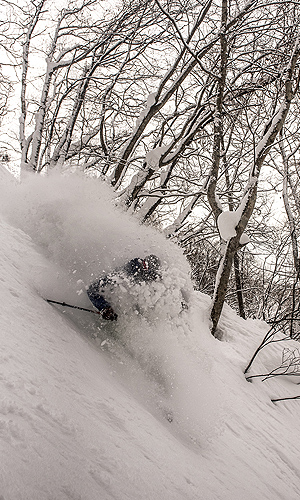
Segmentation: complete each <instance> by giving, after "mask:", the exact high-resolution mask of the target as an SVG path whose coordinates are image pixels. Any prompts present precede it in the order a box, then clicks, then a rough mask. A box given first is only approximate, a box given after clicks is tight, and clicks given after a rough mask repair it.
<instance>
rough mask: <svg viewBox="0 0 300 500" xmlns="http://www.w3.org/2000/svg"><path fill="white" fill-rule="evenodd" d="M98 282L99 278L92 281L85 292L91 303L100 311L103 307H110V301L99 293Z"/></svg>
mask: <svg viewBox="0 0 300 500" xmlns="http://www.w3.org/2000/svg"><path fill="white" fill-rule="evenodd" d="M99 284H100V280H99V281H96V282H95V283H92V284H91V285H90V286H89V287H88V289H87V294H88V298H89V299H90V301H91V302H92V304H93V305H94V306H95V307H96V308H97V309H99V311H102V310H103V309H106V308H107V307H111V305H110V303H109V302H108V301H107V300H106V299H105V298H104V297H103V295H101V294H100V293H99Z"/></svg>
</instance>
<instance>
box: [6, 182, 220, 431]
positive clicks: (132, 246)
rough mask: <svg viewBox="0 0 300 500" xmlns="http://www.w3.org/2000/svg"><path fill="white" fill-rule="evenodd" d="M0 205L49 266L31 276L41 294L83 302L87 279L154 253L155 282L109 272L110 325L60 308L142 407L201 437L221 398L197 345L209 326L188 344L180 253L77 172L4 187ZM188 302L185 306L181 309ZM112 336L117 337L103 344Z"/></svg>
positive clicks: (188, 286) (185, 269)
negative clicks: (98, 347)
mask: <svg viewBox="0 0 300 500" xmlns="http://www.w3.org/2000/svg"><path fill="white" fill-rule="evenodd" d="M2 208H3V210H4V212H5V214H6V217H7V218H8V219H9V220H10V221H11V222H13V224H14V225H15V226H18V227H19V228H21V229H22V230H23V231H24V232H25V233H27V234H28V235H30V237H31V238H32V240H33V243H35V244H36V245H37V247H38V248H39V249H40V250H41V251H42V253H43V254H44V256H45V257H46V258H47V260H48V262H49V266H47V268H46V269H45V268H43V269H40V268H38V267H37V269H36V270H34V271H33V273H32V276H31V280H32V283H33V285H34V287H35V288H36V289H37V290H38V292H39V294H40V295H42V296H44V297H45V296H47V297H49V298H51V299H54V300H60V301H65V302H69V303H73V304H74V303H75V304H77V305H79V306H83V307H91V304H90V302H89V300H88V298H87V295H86V293H85V288H86V286H87V285H88V284H90V283H91V282H92V281H94V280H95V279H97V278H98V277H99V276H101V275H105V274H108V273H110V272H113V270H114V269H115V268H120V267H122V266H123V265H124V264H125V263H126V262H127V261H128V260H130V259H132V258H134V257H143V256H146V255H149V254H151V253H154V254H156V255H158V257H159V258H160V259H161V262H162V279H161V280H158V281H156V282H153V283H143V284H135V285H133V284H132V283H131V282H129V281H128V278H127V279H126V278H124V277H123V278H122V277H120V278H118V279H119V282H118V287H117V290H116V291H114V293H113V294H112V296H111V297H108V298H109V300H111V303H112V304H113V306H114V308H115V310H116V312H117V313H118V321H117V323H116V324H114V325H111V324H103V323H101V322H100V323H101V324H100V326H99V320H98V319H97V316H95V317H94V316H93V315H89V314H86V313H80V312H78V314H77V313H76V312H74V313H73V312H72V311H69V310H68V311H67V315H68V316H69V315H70V314H73V316H72V318H73V319H74V321H75V322H76V323H77V324H78V325H80V329H81V331H84V332H85V334H87V335H88V336H89V335H91V334H93V336H98V342H99V343H100V344H101V343H102V342H104V344H103V345H106V346H110V347H109V349H112V351H113V352H114V354H115V355H116V356H117V357H118V359H122V360H123V361H122V363H123V364H126V365H127V367H130V369H129V368H128V369H129V371H130V377H129V378H131V379H132V388H133V390H134V388H136V387H142V390H141V392H142V393H143V395H142V397H143V398H146V400H145V401H144V402H145V404H148V403H149V404H150V407H151V408H152V409H154V410H153V411H158V412H159V414H160V415H161V414H165V415H167V414H169V411H170V414H171V415H172V417H171V418H173V412H174V415H175V416H174V426H173V428H174V429H175V428H176V425H177V429H178V430H180V433H182V431H183V432H184V435H185V436H187V439H188V440H190V436H191V435H194V436H198V437H197V439H200V440H201V436H202V437H203V440H204V439H205V440H206V439H207V437H208V436H209V435H210V434H211V433H212V432H213V430H214V428H215V427H217V424H216V419H217V418H218V417H217V415H218V411H217V408H218V407H220V399H219V400H217V399H215V398H208V396H209V394H208V392H209V389H207V387H210V385H211V383H212V382H211V366H212V362H211V361H209V362H208V360H209V356H208V355H207V351H206V350H205V349H203V335H204V336H206V337H210V334H209V331H208V328H207V331H205V332H199V336H198V334H197V335H196V337H197V338H194V339H193V341H192V342H191V340H190V337H191V336H193V335H194V334H193V333H192V332H193V331H194V330H193V326H192V324H191V320H190V319H189V318H191V317H192V314H191V311H192V310H193V307H195V306H193V300H194V299H193V289H192V283H191V281H190V278H189V274H190V270H189V266H188V264H187V261H186V259H185V257H184V256H183V254H182V251H181V250H180V249H179V248H178V247H177V246H176V245H175V244H174V243H172V242H170V241H168V240H166V239H165V237H164V236H163V235H161V234H160V233H158V232H157V231H156V230H154V229H153V228H151V227H144V226H141V225H140V224H139V222H138V220H136V219H135V218H134V217H133V216H130V215H129V214H128V213H126V212H123V211H121V210H120V209H119V208H116V206H115V203H114V193H113V192H112V191H111V189H110V187H109V186H107V185H106V184H105V183H102V182H101V181H99V180H96V179H90V178H86V177H85V176H84V175H83V174H78V173H76V174H72V175H66V176H61V175H57V174H50V175H49V176H37V175H35V176H34V175H30V176H29V177H28V178H27V179H25V180H24V181H23V182H22V183H21V184H20V185H17V186H15V185H13V186H12V187H11V188H8V189H6V192H5V193H3V195H2ZM187 303H188V305H189V312H187V311H186V310H185V309H184V308H183V305H182V304H187ZM112 330H113V331H112ZM112 337H113V338H114V339H117V340H115V341H114V342H112V340H111V339H112ZM194 342H195V344H194ZM191 344H192V349H191ZM200 345H201V348H200ZM194 349H195V352H194ZM123 356H124V358H123ZM128 356H129V358H128ZM143 380H144V382H142V381H143ZM204 381H205V383H204ZM143 384H144V385H143ZM214 390H216V389H214ZM204 401H205V402H204ZM151 408H150V409H151ZM211 415H214V416H215V417H214V418H211ZM176 422H177V424H176ZM195 439H196V438H195Z"/></svg>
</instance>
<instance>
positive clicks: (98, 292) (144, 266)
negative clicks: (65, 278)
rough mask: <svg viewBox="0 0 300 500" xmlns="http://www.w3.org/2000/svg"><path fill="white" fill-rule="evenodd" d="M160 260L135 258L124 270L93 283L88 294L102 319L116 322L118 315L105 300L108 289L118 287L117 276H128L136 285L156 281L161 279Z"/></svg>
mask: <svg viewBox="0 0 300 500" xmlns="http://www.w3.org/2000/svg"><path fill="white" fill-rule="evenodd" d="M160 266H161V263H160V260H159V258H158V257H157V256H156V255H153V254H152V255H148V256H147V257H145V258H144V259H140V258H135V259H132V260H130V261H129V262H128V263H127V264H126V265H125V266H124V267H123V268H121V269H118V270H116V271H114V272H113V273H111V274H108V275H107V276H104V277H103V278H99V279H98V280H97V281H95V282H94V283H92V284H91V285H90V286H89V287H88V289H87V294H88V297H89V299H90V301H91V302H92V304H93V305H94V306H95V307H96V308H97V309H98V310H99V311H100V313H101V315H102V318H103V319H105V320H108V321H116V320H117V319H118V315H117V314H116V313H115V311H114V310H113V308H112V306H111V304H110V303H109V302H108V301H107V300H106V298H105V292H106V290H107V289H108V288H111V287H115V286H116V285H117V280H116V278H117V276H121V275H123V276H127V277H128V278H130V279H131V280H132V281H133V282H134V283H142V282H143V281H146V282H147V281H155V280H156V279H158V278H160V277H161V275H160V272H159V270H160Z"/></svg>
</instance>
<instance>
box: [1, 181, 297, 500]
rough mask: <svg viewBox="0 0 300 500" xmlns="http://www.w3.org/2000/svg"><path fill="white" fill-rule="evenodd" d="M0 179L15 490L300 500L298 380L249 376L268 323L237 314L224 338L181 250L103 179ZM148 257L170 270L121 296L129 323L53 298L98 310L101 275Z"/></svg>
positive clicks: (16, 495) (8, 461)
mask: <svg viewBox="0 0 300 500" xmlns="http://www.w3.org/2000/svg"><path fill="white" fill-rule="evenodd" d="M0 180H1V185H2V187H1V188H0V195H1V202H0V203H1V210H0V212H1V217H0V246H1V248H0V262H1V273H0V298H1V317H0V327H1V343H0V386H1V401H0V457H1V458H0V461H1V468H0V499H1V500H67V499H71V500H113V499H114V500H125V499H128V500H141V499H143V500H200V499H201V500H219V499H220V500H277V499H278V500H279V499H281V500H296V499H298V498H299V489H300V467H299V458H300V445H299V431H300V420H299V411H300V406H299V405H300V403H299V402H298V401H297V400H295V401H287V402H279V403H277V404H274V403H272V402H271V399H272V398H277V397H278V398H279V397H288V396H296V395H297V394H298V393H299V394H300V391H299V388H298V385H297V383H298V377H291V378H290V379H287V378H285V379H284V378H282V379H280V378H275V379H270V380H269V381H265V382H261V381H259V380H255V381H253V383H249V382H247V381H246V380H245V377H244V375H243V370H244V368H245V366H246V365H247V362H248V361H249V359H250V357H251V355H252V353H253V351H254V349H255V348H256V347H257V345H258V344H259V343H260V341H261V339H262V337H263V335H264V333H265V331H266V325H264V324H262V323H260V322H259V321H250V320H248V321H244V320H241V319H240V318H238V317H237V316H236V315H235V313H234V312H233V311H231V310H230V308H229V307H226V308H225V311H224V314H223V317H222V321H221V328H222V330H223V332H224V338H225V341H223V342H219V341H217V340H216V339H214V338H213V337H212V336H211V335H210V333H209V325H208V308H209V303H210V300H209V298H208V297H207V296H204V295H202V294H199V293H196V292H194V291H193V290H192V285H191V283H190V281H189V270H188V266H187V263H186V261H185V259H184V257H183V256H182V254H181V251H180V250H179V249H178V248H177V247H176V246H175V245H173V244H172V243H170V242H168V241H166V240H165V239H164V238H163V236H161V235H160V234H158V233H157V232H156V231H154V230H153V229H151V228H145V227H141V226H140V225H139V224H138V222H137V221H135V220H134V219H133V218H131V217H130V216H129V215H127V214H124V213H122V212H120V211H119V210H118V209H116V208H115V206H114V204H113V202H112V198H111V194H110V191H109V188H108V187H107V186H103V185H102V184H101V183H100V182H99V181H94V180H88V179H83V178H82V177H81V176H79V175H76V176H72V177H65V178H64V181H63V182H62V181H61V179H59V178H57V177H55V176H53V177H50V178H47V179H46V178H42V177H32V179H29V180H28V181H26V180H25V181H24V182H23V183H22V184H21V185H17V184H16V183H14V182H11V180H10V178H9V177H8V176H7V175H6V173H5V174H4V173H3V172H2V173H1V179H0ZM148 253H156V254H157V255H159V257H160V258H161V260H162V262H163V279H162V281H161V282H157V283H155V284H152V285H147V286H140V285H135V287H133V289H132V290H131V291H130V294H129V293H128V290H126V289H125V290H124V289H121V290H120V294H119V296H118V298H117V299H116V304H115V307H116V308H117V309H118V313H119V319H118V322H117V324H113V325H112V324H107V323H104V322H103V320H100V319H99V317H98V316H97V315H93V314H90V313H86V312H82V311H72V312H71V310H67V309H64V308H62V307H60V306H51V305H50V304H48V303H47V302H45V301H44V300H43V297H48V298H52V299H55V300H64V301H66V302H70V303H73V304H77V305H80V306H84V307H91V304H90V303H89V300H88V298H87V296H86V293H85V287H86V286H87V285H88V284H89V283H90V282H91V281H92V280H93V279H94V278H95V277H96V276H99V274H102V273H103V272H109V271H110V270H111V269H113V268H114V267H117V266H120V265H122V264H124V262H126V261H127V260H128V259H130V258H132V257H135V256H144V255H145V254H148ZM182 293H184V296H185V298H186V299H187V301H188V302H189V309H188V310H182V307H181V297H182ZM136 304H137V305H138V306H139V307H138V310H139V311H141V312H142V314H137V309H136V307H135V306H136ZM294 347H295V348H296V347H297V345H295V346H294ZM281 351H282V348H281V347H280V346H277V345H276V346H275V347H270V348H266V349H265V351H264V352H262V354H261V355H260V356H259V357H258V359H257V361H255V364H254V366H253V373H255V372H257V373H262V372H268V371H270V370H271V369H273V368H274V367H276V366H278V364H280V359H281Z"/></svg>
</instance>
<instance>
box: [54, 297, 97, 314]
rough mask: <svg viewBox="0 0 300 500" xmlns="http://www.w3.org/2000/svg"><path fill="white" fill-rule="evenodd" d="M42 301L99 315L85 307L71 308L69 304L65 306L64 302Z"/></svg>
mask: <svg viewBox="0 0 300 500" xmlns="http://www.w3.org/2000/svg"><path fill="white" fill-rule="evenodd" d="M44 300H45V301H46V302H49V303H50V304H59V305H60V306H64V307H72V309H80V311H87V312H90V313H94V314H101V313H100V311H93V309H87V308H86V307H79V306H73V305H71V304H67V303H66V302H58V301H57V300H51V299H44Z"/></svg>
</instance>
